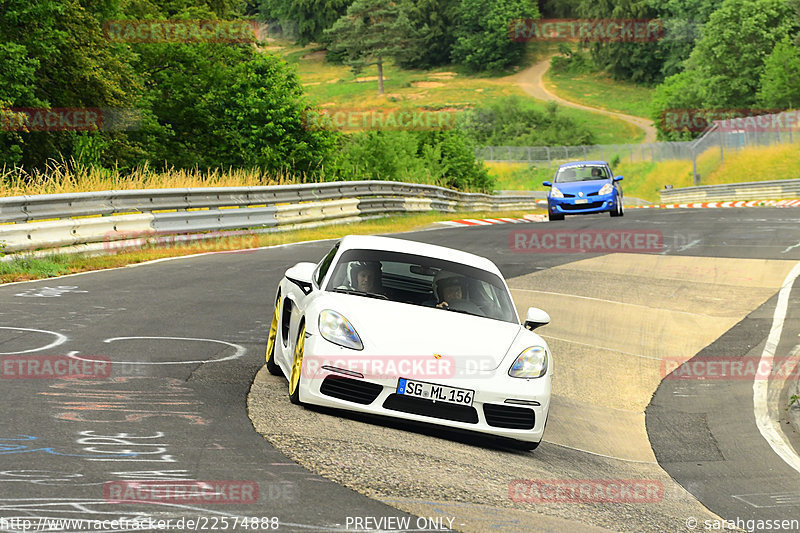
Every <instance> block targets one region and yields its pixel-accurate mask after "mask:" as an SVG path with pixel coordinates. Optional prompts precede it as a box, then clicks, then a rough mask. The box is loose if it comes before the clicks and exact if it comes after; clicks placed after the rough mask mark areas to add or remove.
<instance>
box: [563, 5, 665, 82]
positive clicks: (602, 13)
mask: <svg viewBox="0 0 800 533" xmlns="http://www.w3.org/2000/svg"><path fill="white" fill-rule="evenodd" d="M578 14H579V16H580V17H581V18H585V19H590V20H605V19H653V18H655V16H656V12H655V10H654V9H652V8H651V7H650V6H649V5H648V4H647V2H645V1H643V0H615V1H614V2H612V1H611V0H601V1H596V0H583V1H582V2H581V4H580V7H579V9H578ZM585 45H586V46H587V47H588V48H589V51H590V53H591V57H592V61H593V63H594V64H595V65H596V66H597V67H599V68H600V69H602V70H605V71H606V72H608V73H609V74H610V75H611V76H612V77H613V78H614V79H618V80H620V79H622V80H630V81H632V82H635V83H644V84H651V83H654V82H657V81H660V80H661V79H662V76H661V65H662V63H663V55H662V53H661V50H660V49H659V45H658V43H657V42H656V41H655V40H653V41H645V42H620V41H611V42H588V43H585Z"/></svg>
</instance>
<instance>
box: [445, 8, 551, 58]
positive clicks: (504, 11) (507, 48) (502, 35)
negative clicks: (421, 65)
mask: <svg viewBox="0 0 800 533" xmlns="http://www.w3.org/2000/svg"><path fill="white" fill-rule="evenodd" d="M538 18H539V9H538V8H537V7H536V4H535V3H533V2H530V1H529V0H495V1H492V2H486V1H485V0H462V2H461V8H460V9H459V16H458V22H457V24H456V29H455V38H456V42H455V44H454V45H453V49H452V53H451V58H452V60H453V61H454V62H455V63H461V64H463V65H465V66H466V67H468V68H470V69H472V70H474V71H483V70H486V71H501V70H503V69H505V68H506V67H508V66H509V65H514V64H517V63H519V61H520V60H521V59H522V56H523V54H524V52H525V43H522V42H515V41H513V40H512V39H511V38H510V36H509V25H510V24H511V22H512V21H513V20H515V19H538Z"/></svg>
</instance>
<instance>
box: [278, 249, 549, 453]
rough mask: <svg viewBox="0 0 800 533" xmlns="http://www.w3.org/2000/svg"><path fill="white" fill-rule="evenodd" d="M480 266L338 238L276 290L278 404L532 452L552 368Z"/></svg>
mask: <svg viewBox="0 0 800 533" xmlns="http://www.w3.org/2000/svg"><path fill="white" fill-rule="evenodd" d="M549 321H550V317H549V316H548V314H547V313H545V312H544V311H542V310H540V309H536V308H530V309H528V312H527V316H526V319H525V322H524V325H521V324H520V321H519V317H518V316H517V312H516V310H515V308H514V305H513V303H512V300H511V296H510V294H509V290H508V286H507V285H506V283H505V281H504V280H503V277H502V275H501V274H500V271H499V270H498V268H497V267H496V266H495V265H494V263H492V262H491V261H489V260H488V259H485V258H483V257H479V256H476V255H473V254H469V253H466V252H461V251H458V250H452V249H450V248H444V247H441V246H434V245H430V244H423V243H418V242H412V241H407V240H401V239H392V238H388V237H371V236H353V235H351V236H347V237H344V238H343V239H341V240H340V241H338V242H337V243H336V244H335V245H334V246H333V248H332V249H331V250H330V252H328V254H327V255H326V256H325V257H324V258H323V259H322V260H321V261H320V262H319V263H318V264H314V263H298V264H297V265H295V266H293V267H292V268H290V269H289V270H287V271H286V274H285V275H284V277H283V279H282V280H281V282H280V284H279V286H278V293H277V297H276V299H275V312H274V314H273V317H272V325H271V327H270V331H269V337H268V339H267V368H268V369H269V371H270V372H271V373H272V374H274V375H279V376H280V375H283V376H287V377H288V380H289V398H290V399H291V401H292V402H293V403H298V404H300V403H308V404H316V405H321V406H327V407H335V408H340V409H347V410H350V411H358V412H362V413H370V414H376V415H382V416H390V417H397V418H403V419H406V420H413V421H418V422H426V423H432V424H439V425H442V426H448V427H452V428H458V429H462V430H470V431H476V432H481V433H488V434H492V435H497V436H500V437H506V438H510V439H513V440H514V444H515V445H517V446H519V447H522V448H526V449H533V448H536V446H538V445H539V442H541V440H542V435H543V433H544V428H545V423H546V422H547V413H548V410H549V407H550V391H551V385H552V376H553V358H552V355H551V354H550V348H549V347H548V346H547V343H545V341H544V340H543V339H542V338H541V337H540V336H539V335H537V334H535V333H533V331H532V330H533V329H534V328H536V327H538V326H542V325H544V324H547V323H549Z"/></svg>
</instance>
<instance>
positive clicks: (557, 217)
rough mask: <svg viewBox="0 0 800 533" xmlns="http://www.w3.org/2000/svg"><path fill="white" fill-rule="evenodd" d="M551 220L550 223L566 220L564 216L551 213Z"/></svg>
mask: <svg viewBox="0 0 800 533" xmlns="http://www.w3.org/2000/svg"><path fill="white" fill-rule="evenodd" d="M549 219H550V222H552V221H554V220H564V215H555V214H553V213H550V215H549Z"/></svg>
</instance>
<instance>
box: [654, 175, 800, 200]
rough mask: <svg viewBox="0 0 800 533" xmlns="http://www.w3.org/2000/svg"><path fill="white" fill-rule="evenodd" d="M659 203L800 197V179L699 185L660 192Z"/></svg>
mask: <svg viewBox="0 0 800 533" xmlns="http://www.w3.org/2000/svg"><path fill="white" fill-rule="evenodd" d="M660 195H661V203H686V202H733V201H739V200H778V199H785V198H798V197H800V179H794V180H774V181H751V182H747V183H728V184H724V185H699V186H697V187H682V188H680V189H665V190H662V191H660Z"/></svg>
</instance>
